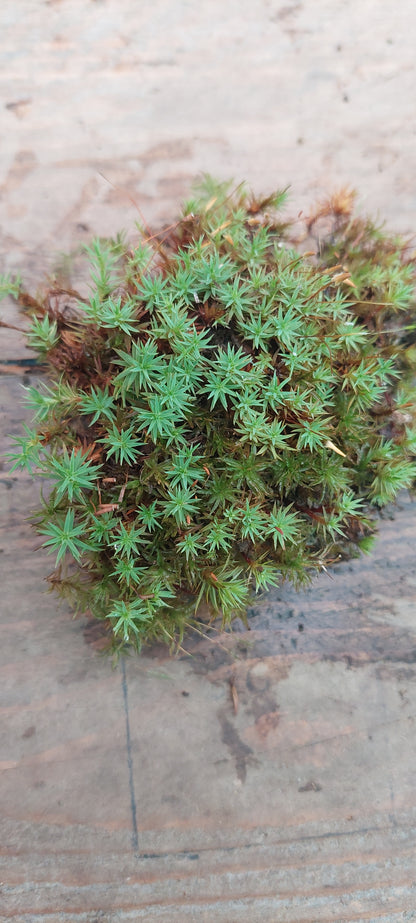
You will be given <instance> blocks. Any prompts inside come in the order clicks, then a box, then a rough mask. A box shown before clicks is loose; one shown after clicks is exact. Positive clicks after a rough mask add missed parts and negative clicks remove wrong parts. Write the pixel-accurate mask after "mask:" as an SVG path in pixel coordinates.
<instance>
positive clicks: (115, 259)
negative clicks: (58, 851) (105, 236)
mask: <svg viewBox="0 0 416 923" xmlns="http://www.w3.org/2000/svg"><path fill="white" fill-rule="evenodd" d="M283 201H284V194H283V193H277V194H275V195H273V196H270V197H268V198H267V199H264V200H263V201H260V200H256V199H255V198H254V197H252V196H251V195H250V194H249V193H248V192H247V191H246V190H245V189H244V187H239V188H238V189H237V191H236V192H234V193H232V192H231V190H230V187H229V185H227V184H216V183H215V182H214V181H213V180H211V179H210V178H208V179H206V181H204V182H203V183H202V184H201V185H200V186H199V187H198V188H196V189H195V192H194V197H193V199H192V201H191V202H189V203H187V204H186V205H185V206H184V209H183V214H182V216H181V217H180V218H179V220H178V222H177V224H176V225H175V226H174V228H173V230H172V229H170V230H168V231H167V232H166V234H163V233H161V234H159V235H156V236H154V237H153V238H150V239H149V238H146V236H145V234H143V237H142V239H141V240H140V242H139V243H138V245H137V246H136V247H134V248H132V249H129V247H128V245H127V244H126V243H125V242H124V239H123V237H121V236H119V237H118V238H117V240H116V241H114V242H111V241H100V240H96V241H94V242H93V244H92V245H91V246H90V247H89V248H88V250H87V257H88V260H89V262H90V265H91V293H90V297H89V298H88V299H82V298H81V296H79V297H78V296H76V295H75V296H74V291H73V290H72V291H71V298H72V301H71V304H72V305H73V304H74V301H75V307H71V308H70V309H67V310H62V305H63V299H65V296H66V293H65V292H62V291H60V292H58V293H56V292H46V294H45V295H44V297H43V298H42V299H40V300H39V301H38V302H37V303H35V311H34V316H33V321H32V328H31V331H30V334H29V342H30V345H31V346H32V348H34V349H35V350H37V351H38V353H39V355H40V357H41V358H42V361H43V362H44V361H45V359H46V360H47V362H48V365H49V369H50V381H49V383H48V386H47V387H45V386H39V388H31V389H29V390H28V395H27V396H28V400H29V402H30V404H31V406H32V407H33V410H34V415H35V418H36V424H35V425H34V428H33V429H28V428H27V429H26V433H25V435H24V436H23V437H19V438H18V439H17V440H16V443H17V452H16V453H12V461H13V462H14V467H16V466H18V465H22V466H25V467H27V468H28V469H29V470H37V471H38V473H40V474H41V475H43V476H44V477H45V478H47V479H48V482H49V483H52V488H51V490H50V493H49V496H48V498H47V499H42V500H41V506H40V508H39V510H38V511H37V513H36V515H35V524H36V528H37V530H38V532H39V533H40V534H41V535H42V536H43V537H44V545H45V548H46V550H47V551H50V552H52V553H54V554H55V556H56V570H55V572H54V574H53V575H52V577H51V583H52V585H53V587H54V588H55V589H57V590H58V592H60V593H61V594H62V595H63V596H64V597H65V598H67V599H69V600H70V603H71V605H72V606H74V608H76V609H80V610H82V611H86V610H89V611H90V612H91V613H92V614H93V615H94V616H96V617H97V618H100V619H106V620H107V623H108V624H109V625H110V626H111V628H112V634H113V646H114V648H115V649H116V650H117V649H122V648H124V647H125V645H128V644H130V645H132V646H134V647H135V648H137V649H140V646H141V644H142V642H143V641H145V640H155V639H158V640H162V641H166V642H168V643H172V644H175V643H178V642H180V641H181V639H182V636H183V632H184V631H185V630H186V626H187V625H189V624H190V622H191V621H192V619H193V618H194V615H195V611H196V609H197V607H198V605H199V604H200V602H202V601H206V602H207V603H208V604H209V606H210V607H211V611H212V613H213V615H218V614H221V615H222V617H223V620H224V624H228V623H229V622H230V621H231V620H232V618H233V617H234V616H235V615H236V614H241V613H244V610H245V607H246V606H247V603H248V601H249V598H250V594H251V593H252V592H253V590H254V591H259V590H263V589H265V588H267V586H270V585H275V584H278V583H280V582H281V581H282V580H284V579H289V580H292V581H293V582H294V584H295V585H297V586H298V585H301V584H302V583H304V582H305V581H307V580H309V579H310V577H311V575H312V574H313V573H314V572H316V571H319V570H320V569H322V568H323V567H325V566H326V564H328V563H330V562H331V560H332V559H333V558H334V556H335V557H336V556H338V555H339V553H340V550H341V554H345V555H347V554H350V553H354V552H355V551H356V550H357V549H362V550H365V551H367V550H368V548H369V545H370V538H371V534H372V532H373V531H374V522H373V520H374V516H375V509H376V508H377V507H378V506H382V505H383V504H385V503H387V502H390V501H391V500H393V499H394V498H395V496H396V494H397V492H398V491H399V490H400V489H402V488H410V487H411V485H412V482H413V481H414V479H415V477H416V464H415V450H416V437H415V388H414V382H413V381H412V375H413V373H414V365H415V362H414V355H415V346H414V343H415V306H414V305H415V302H414V282H415V269H414V263H413V262H411V261H409V260H407V258H406V247H405V244H404V242H402V241H401V240H398V239H392V238H390V237H388V236H387V235H385V234H383V233H381V232H380V231H379V230H378V229H376V228H375V227H374V226H373V225H372V224H371V222H369V221H366V220H363V219H361V218H354V217H353V214H352V202H351V199H350V197H349V196H348V195H346V194H344V195H340V196H338V197H334V198H333V199H332V200H330V201H329V202H327V203H324V204H323V205H322V206H321V207H320V209H318V211H317V212H316V213H315V214H314V215H313V216H311V218H310V219H309V224H308V233H309V235H310V237H311V238H312V239H313V240H316V241H317V247H316V253H315V254H314V255H313V254H311V253H308V254H306V255H304V256H303V255H302V254H301V253H299V252H297V251H296V250H295V249H294V247H293V241H292V240H291V228H290V226H288V225H286V224H285V222H284V221H283V220H282V218H281V217H280V215H279V212H278V209H280V207H281V205H282V204H283ZM321 218H324V219H325V221H326V225H327V226H328V222H329V228H330V229H329V231H328V230H327V231H326V235H325V236H322V234H320V233H319V232H318V230H317V229H318V228H319V224H320V219H321ZM7 281H9V288H10V287H13V285H14V289H13V292H14V294H15V295H16V294H17V288H16V284H14V283H11V282H10V280H5V285H4V287H5V289H6V288H7V284H6V283H7ZM23 301H24V298H23ZM335 551H336V554H335Z"/></svg>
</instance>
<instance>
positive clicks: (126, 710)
mask: <svg viewBox="0 0 416 923" xmlns="http://www.w3.org/2000/svg"><path fill="white" fill-rule="evenodd" d="M121 687H122V690H123V705H124V717H125V719H126V750H127V767H128V770H129V791H130V810H131V825H132V834H131V845H132V847H133V850H134V852H138V849H139V833H138V829H137V805H136V795H135V792H134V777H133V755H132V750H131V735H130V717H129V700H128V688H127V675H126V664H125V660H124V657H122V658H121Z"/></svg>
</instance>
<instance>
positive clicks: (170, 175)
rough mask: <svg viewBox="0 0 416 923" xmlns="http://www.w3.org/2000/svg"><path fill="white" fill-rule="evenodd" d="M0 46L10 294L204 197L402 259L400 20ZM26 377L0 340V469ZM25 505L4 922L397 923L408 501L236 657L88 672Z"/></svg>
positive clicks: (0, 240)
mask: <svg viewBox="0 0 416 923" xmlns="http://www.w3.org/2000/svg"><path fill="white" fill-rule="evenodd" d="M0 20H1V22H0V25H1V49H0V51H1V54H2V57H3V70H2V76H1V78H0V83H1V92H2V106H1V109H0V132H1V134H0V137H1V150H0V158H1V174H2V175H1V183H2V185H1V200H0V205H1V231H0V245H1V248H2V251H3V254H4V263H5V266H6V268H9V269H11V270H13V269H16V268H18V269H20V270H21V271H22V273H23V274H24V275H25V278H26V279H28V280H29V282H30V283H31V284H37V283H38V282H40V280H41V279H42V277H43V275H44V273H45V271H46V270H50V269H52V268H53V266H54V265H56V262H57V259H58V256H57V254H58V251H62V250H68V249H71V248H74V247H75V246H76V245H77V244H78V243H79V242H80V241H87V240H88V239H89V238H90V237H91V235H92V234H97V233H98V234H101V235H104V234H108V233H111V234H112V233H114V232H115V231H117V230H118V229H120V228H121V227H124V228H126V229H127V230H128V231H129V230H130V229H131V228H133V227H134V221H136V220H137V218H138V217H140V214H141V213H143V214H144V215H145V217H146V220H147V221H148V222H150V223H151V224H153V225H158V224H160V223H161V222H164V221H166V222H169V221H171V220H174V218H175V215H176V212H177V208H178V205H179V203H180V200H181V199H182V198H183V196H186V195H187V194H188V192H189V188H190V183H191V181H192V179H193V177H194V176H195V175H197V174H198V173H199V172H201V171H209V172H211V173H213V174H215V175H218V176H219V177H220V178H225V177H230V176H234V177H235V179H236V180H237V181H239V180H241V179H247V180H248V181H249V182H250V183H251V184H252V185H253V186H254V188H255V189H257V190H260V189H263V190H264V191H266V192H267V191H269V190H270V189H271V188H274V187H276V186H286V185H287V184H291V186H292V206H291V209H292V212H293V214H295V215H296V214H297V212H298V211H299V210H300V209H304V210H306V211H307V209H308V207H309V205H310V204H311V203H312V202H313V200H314V199H315V198H316V196H317V195H320V194H321V193H322V192H323V191H325V190H328V189H334V188H337V187H338V186H339V185H340V184H343V183H344V184H345V183H346V184H348V185H352V186H354V187H356V188H357V190H358V198H359V202H360V203H361V205H362V207H363V208H366V209H368V210H370V211H371V212H372V213H373V214H374V213H378V214H379V216H380V217H383V218H386V219H387V221H388V223H389V224H390V226H391V227H393V228H395V229H399V230H402V231H404V232H407V231H412V232H414V230H415V228H416V197H415V187H414V181H413V175H412V171H413V170H414V160H415V145H416V117H415V110H414V88H415V72H416V65H415V58H414V34H415V31H414V30H415V26H416V7H415V5H414V4H413V3H410V2H402V3H401V4H397V3H396V2H394V3H393V0H384V2H383V3H382V4H381V3H379V2H377V0H366V2H365V3H362V2H361V0H348V2H344V0H339V2H338V3H336V4H335V3H333V2H331V0H315V2H314V3H312V2H309V3H308V2H304V3H303V4H302V3H296V2H292V3H291V2H289V3H288V4H285V3H283V2H280V3H279V2H278V0H275V2H273V0H270V2H268V0H259V2H257V3H253V2H248V0H239V2H237V0H229V2H226V3H224V2H223V3H221V4H220V3H219V2H218V0H210V2H209V3H208V2H205V3H204V2H202V3H199V4H196V3H193V2H191V0H173V2H172V0H171V2H169V0H153V2H152V3H146V2H144V0H142V2H140V3H137V0H136V2H134V0H102V2H99V0H95V2H94V0H90V2H88V0H46V2H40V0H36V2H35V0H20V2H19V4H16V3H14V2H12V0H4V2H3V4H2V8H1V11H0ZM0 313H1V316H2V317H3V318H7V319H8V320H9V321H11V322H15V323H16V325H17V326H19V325H20V324H21V319H20V318H18V317H17V314H16V311H15V308H14V306H13V305H12V304H6V303H3V305H2V306H1V312H0ZM27 355H28V354H27V352H25V349H24V343H23V338H22V337H21V335H20V334H19V333H17V332H16V331H11V330H5V329H4V328H3V329H2V336H1V342H0V365H1V363H2V362H3V365H2V366H1V367H2V369H3V373H5V372H8V374H3V375H2V377H1V378H0V388H1V431H2V437H1V438H2V443H1V444H2V446H3V445H5V444H7V438H6V434H7V433H12V432H17V431H18V430H19V427H20V425H21V419H22V416H23V415H24V411H23V410H22V408H21V405H20V403H19V401H20V394H21V388H20V385H21V381H22V371H21V368H20V367H19V365H14V366H13V360H19V361H20V360H21V359H22V358H23V357H24V356H27ZM19 368H20V371H19ZM24 380H25V381H26V382H27V380H28V376H27V375H25V376H24ZM37 489H38V488H37V485H36V484H33V483H32V482H31V481H30V480H29V479H28V478H26V477H25V476H24V475H21V474H15V475H13V477H9V476H8V474H7V470H6V466H5V465H3V471H2V472H1V474H0V498H1V512H2V516H1V521H0V522H1V524H0V547H1V549H2V553H1V554H0V567H1V580H2V584H1V607H0V608H1V627H0V631H1V639H2V644H1V649H0V662H1V678H2V687H3V695H2V703H1V712H2V717H3V719H4V720H3V722H2V725H1V731H0V747H1V755H0V769H1V783H0V785H1V802H2V810H1V832H0V859H1V863H2V866H1V871H0V879H1V882H2V885H1V895H2V903H0V920H1V921H6V920H11V919H13V920H15V921H17V923H41V921H42V923H43V921H45V923H46V921H47V923H63V921H66V923H124V921H136V920H137V921H140V920H143V921H149V923H150V921H152V923H153V921H155V923H159V921H160V923H162V921H167V923H185V921H186V923H188V921H198V923H199V921H207V923H303V921H307V923H321V921H322V923H324V921H325V923H326V921H355V923H358V921H364V920H365V921H371V920H373V921H377V923H398V921H408V920H416V860H415V844H416V838H415V832H416V786H415V783H416V768H415V767H416V737H415V717H416V668H415V664H416V611H415V610H416V576H415V558H416V553H415V549H416V542H415V539H416V527H415V516H414V506H412V504H411V503H410V501H409V499H408V498H407V497H406V496H404V497H403V498H402V499H401V502H400V504H399V505H398V508H397V510H396V511H395V513H394V518H390V517H389V516H386V518H385V519H384V520H383V521H382V522H381V523H380V537H379V541H378V544H377V548H376V551H375V553H374V555H373V556H372V557H371V558H365V559H362V560H360V561H353V562H352V563H351V564H343V565H341V566H340V567H339V568H338V569H337V571H336V572H335V579H334V580H328V578H326V577H322V578H321V579H320V580H319V581H318V582H317V583H315V584H314V586H313V587H312V588H311V589H310V590H308V591H307V592H305V593H301V594H295V593H294V592H293V591H292V590H290V589H287V588H283V589H281V590H276V591H274V592H273V593H272V594H270V595H269V596H268V597H267V598H265V600H264V601H263V602H262V603H260V604H259V605H258V606H256V607H255V608H253V610H252V612H251V613H250V628H251V630H250V631H249V632H247V631H244V630H241V626H238V625H237V629H236V632H235V634H233V635H232V636H220V637H218V638H214V639H213V640H210V641H208V640H204V639H200V638H197V637H193V638H189V639H188V640H187V644H186V647H187V650H188V651H189V654H188V655H181V656H180V657H179V658H177V659H175V660H171V659H169V658H168V657H167V655H166V652H165V651H162V650H160V649H154V650H152V651H149V652H147V654H146V655H145V656H143V657H141V658H140V659H135V658H130V659H128V660H127V661H125V662H123V663H122V664H121V665H120V666H119V668H117V669H116V670H112V669H111V665H110V664H109V662H108V661H107V660H106V659H104V658H103V657H102V656H101V655H100V637H99V634H98V633H97V630H96V627H95V626H94V624H92V623H89V622H88V620H87V619H79V620H77V621H73V620H72V619H71V617H70V615H69V613H68V612H67V611H66V610H65V608H62V609H58V608H57V605H56V601H55V599H54V598H53V597H52V596H50V595H46V594H45V593H44V583H43V578H44V577H45V576H46V575H47V573H48V571H49V569H50V559H48V558H46V556H45V555H44V553H43V552H42V551H40V550H39V548H38V544H39V542H38V540H37V539H36V537H34V536H33V535H32V534H31V533H30V531H29V528H28V525H27V523H26V522H25V516H27V515H28V512H29V511H30V509H31V508H32V507H33V506H35V505H36V502H37Z"/></svg>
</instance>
